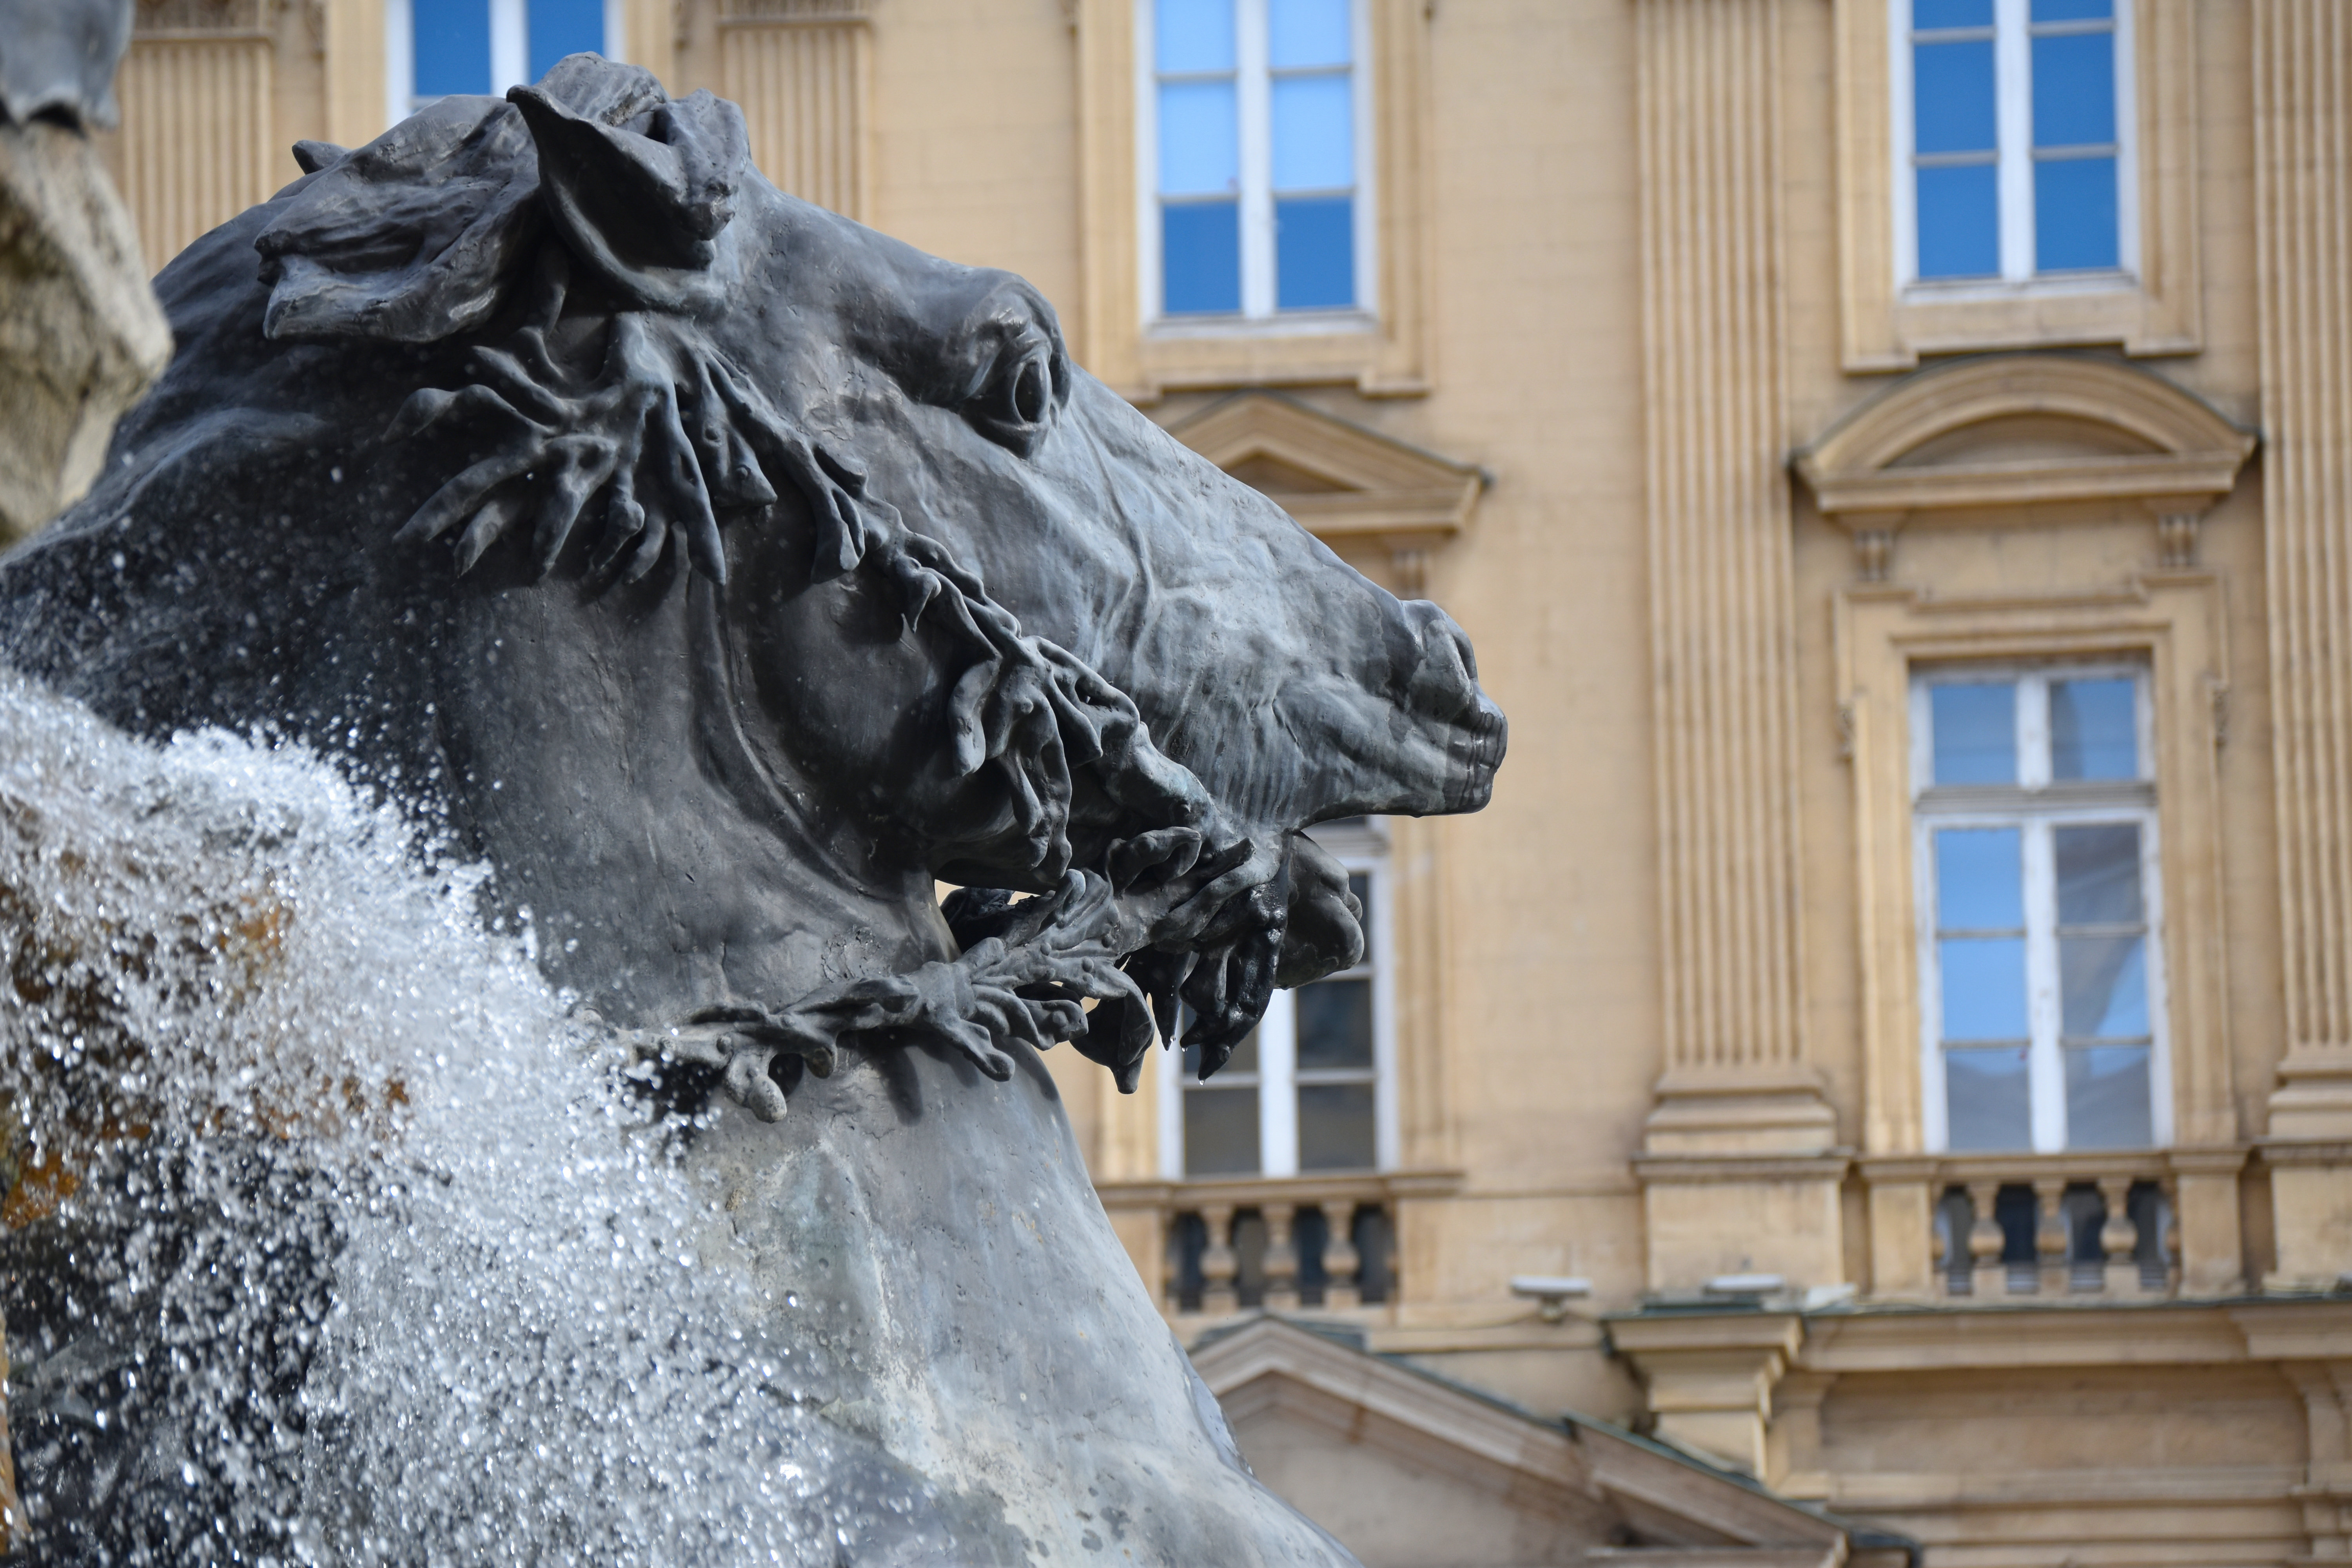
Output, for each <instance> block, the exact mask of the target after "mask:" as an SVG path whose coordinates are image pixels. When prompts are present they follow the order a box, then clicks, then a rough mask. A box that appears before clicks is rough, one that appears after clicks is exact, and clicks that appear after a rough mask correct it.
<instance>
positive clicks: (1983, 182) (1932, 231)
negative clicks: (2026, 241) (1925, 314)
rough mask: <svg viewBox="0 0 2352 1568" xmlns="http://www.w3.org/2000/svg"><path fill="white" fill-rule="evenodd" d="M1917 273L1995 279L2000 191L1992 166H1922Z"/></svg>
mask: <svg viewBox="0 0 2352 1568" xmlns="http://www.w3.org/2000/svg"><path fill="white" fill-rule="evenodd" d="M1918 174H1919V183H1918V193H1919V276H1920V277H1922V278H1993V277H1998V276H1999V275H2000V179H1999V176H1998V174H1996V172H1995V171H1994V169H1993V166H1992V164H1990V163H1969V164H1966V165H1963V166H1961V167H1958V168H1946V169H1922V170H1920V171H1919V172H1918Z"/></svg>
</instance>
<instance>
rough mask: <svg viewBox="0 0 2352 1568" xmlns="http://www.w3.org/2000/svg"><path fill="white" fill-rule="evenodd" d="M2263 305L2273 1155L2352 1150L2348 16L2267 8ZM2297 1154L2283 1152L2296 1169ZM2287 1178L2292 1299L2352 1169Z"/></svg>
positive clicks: (2340, 1219)
mask: <svg viewBox="0 0 2352 1568" xmlns="http://www.w3.org/2000/svg"><path fill="white" fill-rule="evenodd" d="M2253 100H2254V138H2255V142H2254V158H2255V171H2254V173H2255V183H2254V206H2255V231H2256V246H2257V249H2256V264H2257V267H2258V268H2259V273H2260V295H2261V301H2262V316H2261V335H2262V384H2263V434H2264V437H2265V441H2266V451H2265V455H2264V458H2263V464H2264V471H2263V510H2264V517H2263V532H2264V546H2265V548H2264V556H2265V559H2266V561H2267V563H2268V572H2269V584H2268V589H2269V603H2268V610H2269V621H2270V642H2271V689H2272V691H2273V694H2274V696H2273V702H2274V704H2275V714H2274V721H2273V763H2274V766H2275V770H2276V774H2277V782H2276V788H2277V808H2278V846H2279V896H2280V899H2281V901H2282V905H2283V907H2282V910H2281V919H2280V929H2281V933H2282V936H2281V955H2280V956H2281V962H2282V966H2283V969H2284V979H2285V986H2286V995H2285V1001H2286V1028H2287V1033H2286V1039H2285V1042H2284V1044H2285V1047H2286V1049H2285V1054H2284V1059H2283V1060H2282V1061H2281V1063H2280V1066H2279V1079H2280V1082H2279V1086H2278V1088H2277V1089H2276V1091H2275V1092H2274V1093H2273V1095H2272V1096H2271V1107H2270V1136H2271V1138H2272V1139H2273V1140H2278V1141H2284V1142H2291V1143H2294V1144H2301V1145H2306V1146H2309V1145H2315V1144H2319V1145H2324V1144H2326V1143H2328V1142H2336V1143H2337V1144H2338V1145H2339V1152H2340V1146H2341V1144H2342V1142H2343V1141H2345V1140H2347V1139H2352V547H2347V542H2346V540H2347V534H2346V522H2347V518H2352V295H2347V292H2346V289H2345V287H2344V276H2345V258H2346V257H2347V255H2352V9H2347V7H2346V6H2345V5H2343V4H2342V3H2341V0H2255V3H2254V5H2253ZM2283 1152H2284V1151H2283ZM2319 1152H2321V1151H2320V1150H2317V1149H2315V1148H2311V1147H2305V1148H2301V1149H2297V1150H2295V1151H2294V1152H2292V1153H2287V1154H2285V1157H2284V1158H2282V1159H2281V1160H2279V1161H2277V1162H2275V1163H2273V1176H2272V1182H2273V1197H2274V1201H2275V1205H2276V1209H2277V1215H2278V1226H2279V1231H2278V1248H2279V1264H2280V1267H2279V1271H2278V1281H2277V1282H2280V1283H2320V1282H2328V1281H2332V1280H2333V1279H2334V1278H2335V1276H2336V1274H2337V1273H2339V1272H2341V1271H2343V1270H2344V1269H2346V1268H2352V1166H2347V1164H2346V1163H2344V1162H2343V1161H2342V1160H2341V1159H2339V1158H2335V1157H2322V1158H2310V1157H2306V1156H2308V1155H2311V1154H2314V1153H2319Z"/></svg>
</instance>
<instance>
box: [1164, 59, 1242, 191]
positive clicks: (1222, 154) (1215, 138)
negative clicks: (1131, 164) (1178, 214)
mask: <svg viewBox="0 0 2352 1568" xmlns="http://www.w3.org/2000/svg"><path fill="white" fill-rule="evenodd" d="M1237 123H1238V122H1237V121H1235V120H1234V84H1233V83H1232V82H1230V81H1170V82H1162V83H1160V195H1163V196H1218V195H1230V194H1232V193H1233V192H1234V191H1237V190H1239V189H1240V188H1241V167H1242V163H1241V143H1240V142H1239V140H1238V132H1237V130H1236V125H1237Z"/></svg>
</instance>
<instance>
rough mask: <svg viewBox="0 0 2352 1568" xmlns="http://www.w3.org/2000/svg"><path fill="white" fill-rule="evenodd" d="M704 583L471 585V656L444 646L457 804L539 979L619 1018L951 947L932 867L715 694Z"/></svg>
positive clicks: (649, 1017)
mask: <svg viewBox="0 0 2352 1568" xmlns="http://www.w3.org/2000/svg"><path fill="white" fill-rule="evenodd" d="M712 593H713V590H711V589H710V588H709V585H708V584H705V583H703V582H702V581H701V580H700V579H699V578H697V579H694V580H692V581H691V582H679V581H676V580H672V581H670V582H669V583H668V584H667V586H666V587H659V588H656V587H648V588H646V589H645V590H644V591H642V592H641V593H637V592H631V593H628V594H626V595H618V596H617V597H618V598H619V599H620V602H615V598H616V595H604V596H603V597H600V598H593V599H592V598H589V597H588V596H586V595H583V594H582V593H581V592H580V590H579V589H578V588H577V586H576V585H574V584H568V583H561V582H557V581H553V580H551V581H549V582H547V583H545V584H540V585H537V586H534V587H530V588H518V589H513V590H509V591H506V592H502V593H498V594H495V595H487V596H484V597H481V598H478V599H469V601H468V604H469V606H470V613H469V614H468V615H467V616H466V617H465V619H466V621H467V627H466V635H465V636H464V637H461V638H459V639H457V640H458V641H459V642H461V643H467V644H470V645H472V647H473V649H474V655H473V657H471V658H467V657H464V656H462V655H461V656H460V657H457V658H452V659H449V660H448V661H447V662H446V666H445V671H444V677H445V680H446V696H445V698H444V700H443V701H442V703H441V711H442V713H443V715H444V722H443V725H442V731H441V732H442V734H443V735H444V736H445V737H446V739H445V746H446V752H447V754H448V756H449V759H450V763H451V774H452V777H453V778H454V779H455V780H457V788H456V790H455V791H454V794H455V795H456V796H457V810H456V812H455V814H454V815H455V816H457V819H458V820H459V821H460V822H461V823H463V824H464V826H467V828H469V829H470V830H471V831H472V834H473V835H474V836H475V837H476V838H477V840H478V847H479V849H480V852H481V853H483V854H484V855H485V856H486V857H487V858H488V859H489V860H490V861H491V863H492V864H493V865H494V866H495V867H496V868H497V869H498V873H499V888H498V893H499V898H500V900H501V901H502V902H504V903H505V904H507V905H508V906H509V907H513V908H521V907H528V908H529V909H530V911H531V917H532V919H533V921H534V922H535V923H536V925H537V928H538V932H539V947H540V953H541V965H542V967H543V968H545V969H546V970H547V971H548V973H549V975H550V977H551V979H553V980H554V981H556V983H557V984H564V985H569V986H571V987H572V988H573V989H575V990H577V991H578V992H579V993H580V994H582V995H583V997H585V998H587V999H589V1000H590V1001H591V1002H592V1003H593V1005H596V1006H597V1007H598V1009H599V1010H600V1011H602V1012H604V1014H605V1016H608V1017H611V1018H613V1019H614V1021H616V1022H623V1023H628V1024H634V1025H641V1026H650V1025H657V1024H660V1023H663V1022H667V1021H668V1020H669V1019H671V1018H673V1017H675V1016H678V1015H681V1014H683V1013H684V1012H686V1011H688V1010H690V1009H692V1008H694V1007H698V1006H703V1005H711V1004H714V1003H719V1002H722V1001H728V1000H739V999H740V1000H755V1001H759V1002H762V1003H769V1004H776V1003H781V1002H784V1001H789V1000H791V999H792V998H793V997H795V996H797V995H799V994H803V993H804V992H806V991H808V990H811V989H813V988H814V987H815V986H817V985H819V984H824V983H825V982H826V981H830V980H839V979H845V978H853V977H857V976H862V975H865V974H868V973H886V972H889V971H894V970H901V969H907V968H911V967H914V966H917V965H919V964H921V963H927V962H929V961H931V960H933V959H938V958H942V957H947V956H951V955H952V953H953V952H954V951H955V949H954V945H953V943H952V941H951V939H950V937H949V935H948V932H947V928H946V925H945V922H944V921H942V920H941V919H940V914H939V910H938V908H937V905H936V903H935V901H934V897H933V886H932V881H931V879H930V877H929V874H928V873H926V872H924V871H921V870H920V869H919V868H917V869H909V868H904V867H894V866H891V865H889V864H887V863H886V862H885V861H884V860H883V859H882V858H881V857H880V856H879V855H878V854H877V852H876V850H875V847H874V845H873V844H872V842H871V840H870V838H868V837H865V836H864V835H863V834H862V833H861V832H860V830H859V829H858V828H857V826H856V825H855V824H853V823H851V822H848V821H847V820H846V819H845V815H844V814H843V813H842V812H840V811H839V810H838V809H835V808H834V807H832V806H831V805H829V804H828V803H827V802H826V801H825V800H824V797H823V796H822V795H820V794H819V792H817V791H816V790H815V789H814V788H813V787H812V786H811V784H810V783H809V781H808V780H806V779H804V778H802V777H800V776H798V775H797V774H796V773H795V772H794V771H793V769H792V768H791V764H790V763H788V762H786V761H785V760H784V759H783V758H782V755H781V753H780V752H778V751H777V749H776V748H774V747H772V746H767V745H763V744H761V740H760V737H759V736H758V735H757V734H756V733H755V732H751V731H750V730H749V729H748V728H747V726H749V725H753V724H756V722H757V715H756V714H751V715H744V714H741V713H740V712H739V711H738V710H736V709H735V707H734V706H733V704H732V703H731V702H730V701H728V700H727V691H726V687H725V684H724V681H723V679H722V677H723V673H724V672H723V668H720V667H719V663H718V654H719V649H718V648H717V647H716V646H715V643H714V641H713V638H712V635H711V634H712V631H713V616H714V605H713V604H712V602H711V595H712ZM522 694H529V695H528V696H527V697H525V696H523V695H522Z"/></svg>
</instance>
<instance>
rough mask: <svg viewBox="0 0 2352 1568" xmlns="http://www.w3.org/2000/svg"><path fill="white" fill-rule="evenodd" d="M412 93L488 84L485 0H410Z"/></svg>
mask: <svg viewBox="0 0 2352 1568" xmlns="http://www.w3.org/2000/svg"><path fill="white" fill-rule="evenodd" d="M412 4H413V7H414V8H413V9H412V10H411V11H410V13H409V16H410V20H411V21H412V23H413V24H414V31H415V49H416V55H415V60H416V96H417V97H419V98H441V97H444V96H446V95H447V94H449V93H453V92H488V91H489V90H490V5H489V0H412Z"/></svg>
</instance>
